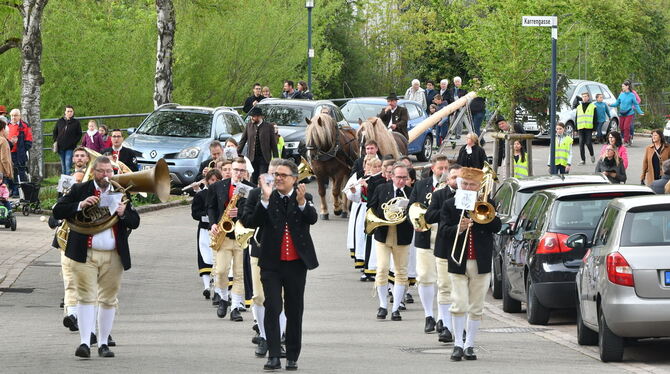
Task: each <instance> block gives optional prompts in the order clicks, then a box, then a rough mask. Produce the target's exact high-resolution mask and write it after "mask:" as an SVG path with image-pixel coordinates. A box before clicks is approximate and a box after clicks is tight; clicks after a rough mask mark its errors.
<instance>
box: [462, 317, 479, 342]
mask: <svg viewBox="0 0 670 374" xmlns="http://www.w3.org/2000/svg"><path fill="white" fill-rule="evenodd" d="M481 323H482V321H481V320H477V321H473V320H471V319H468V333H467V335H466V336H465V348H468V347H474V346H475V337H477V331H478V330H479V325H481Z"/></svg>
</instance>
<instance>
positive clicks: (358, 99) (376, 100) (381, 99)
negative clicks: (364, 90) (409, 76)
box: [347, 97, 413, 105]
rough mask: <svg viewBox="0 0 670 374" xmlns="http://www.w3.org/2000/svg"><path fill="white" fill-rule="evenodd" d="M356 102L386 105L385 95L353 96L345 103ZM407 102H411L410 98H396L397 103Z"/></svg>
mask: <svg viewBox="0 0 670 374" xmlns="http://www.w3.org/2000/svg"><path fill="white" fill-rule="evenodd" d="M352 102H353V103H358V104H382V105H387V102H386V98H385V97H355V98H353V99H351V100H349V101H347V103H352ZM407 102H413V101H412V100H406V99H400V100H398V104H404V103H407Z"/></svg>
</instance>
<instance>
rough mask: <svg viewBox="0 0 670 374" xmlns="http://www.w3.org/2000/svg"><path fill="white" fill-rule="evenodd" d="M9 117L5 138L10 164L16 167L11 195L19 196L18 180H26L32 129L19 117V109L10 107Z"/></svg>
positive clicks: (31, 143)
mask: <svg viewBox="0 0 670 374" xmlns="http://www.w3.org/2000/svg"><path fill="white" fill-rule="evenodd" d="M9 116H10V118H11V120H10V122H9V125H7V128H8V130H7V131H8V134H7V139H8V140H9V141H10V143H11V147H12V148H11V150H12V164H13V165H14V168H15V169H16V172H15V173H14V183H12V196H14V197H18V196H19V182H26V181H27V180H28V176H27V174H26V164H27V162H28V151H29V150H30V148H31V147H32V146H33V131H32V129H31V128H30V126H29V125H28V124H27V123H25V122H24V121H23V120H22V119H21V111H20V110H19V109H12V110H11V111H10V112H9Z"/></svg>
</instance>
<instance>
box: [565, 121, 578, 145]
mask: <svg viewBox="0 0 670 374" xmlns="http://www.w3.org/2000/svg"><path fill="white" fill-rule="evenodd" d="M565 135H567V136H569V137H571V138H572V139H574V141H575V143H576V142H577V141H578V140H579V139H577V138H578V137H576V136H577V131H576V129H575V124H574V123H573V122H572V121H568V123H566V124H565Z"/></svg>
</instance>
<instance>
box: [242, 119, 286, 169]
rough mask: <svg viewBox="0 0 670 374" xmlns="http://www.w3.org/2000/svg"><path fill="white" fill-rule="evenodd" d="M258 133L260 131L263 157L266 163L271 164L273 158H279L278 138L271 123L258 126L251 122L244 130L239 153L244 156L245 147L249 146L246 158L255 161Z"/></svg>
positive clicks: (263, 122) (262, 123)
mask: <svg viewBox="0 0 670 374" xmlns="http://www.w3.org/2000/svg"><path fill="white" fill-rule="evenodd" d="M256 131H258V136H259V143H260V146H261V149H260V154H262V155H263V158H264V159H265V161H266V162H267V163H268V164H269V163H270V160H272V157H278V154H277V152H278V150H277V136H276V135H275V129H274V126H272V124H271V123H269V122H265V121H262V122H261V123H260V125H258V129H257V128H256V125H254V124H253V123H251V122H249V123H248V124H247V126H246V127H245V128H244V132H243V133H242V138H241V139H240V143H239V145H238V146H237V153H239V154H242V151H243V150H244V146H245V145H246V146H247V154H246V156H247V157H248V158H249V160H250V161H254V158H255V156H256Z"/></svg>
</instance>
